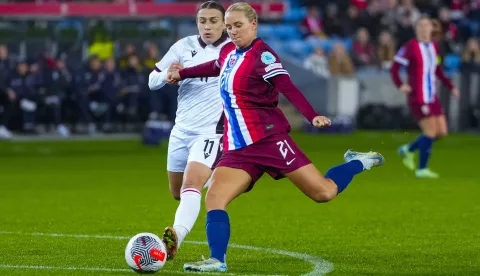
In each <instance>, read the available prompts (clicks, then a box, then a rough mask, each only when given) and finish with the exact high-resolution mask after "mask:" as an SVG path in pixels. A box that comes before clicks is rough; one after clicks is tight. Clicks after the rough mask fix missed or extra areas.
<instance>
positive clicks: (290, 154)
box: [168, 2, 384, 272]
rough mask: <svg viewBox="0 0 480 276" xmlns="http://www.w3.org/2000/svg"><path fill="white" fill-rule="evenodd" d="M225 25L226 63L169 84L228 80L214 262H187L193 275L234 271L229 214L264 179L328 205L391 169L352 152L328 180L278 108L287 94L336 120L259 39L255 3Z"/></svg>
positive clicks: (188, 72) (212, 210)
mask: <svg viewBox="0 0 480 276" xmlns="http://www.w3.org/2000/svg"><path fill="white" fill-rule="evenodd" d="M225 25H226V28H227V32H228V34H229V37H230V38H231V39H232V41H233V43H228V44H227V45H225V46H224V47H223V48H222V50H221V51H220V55H219V57H218V59H216V60H212V61H210V62H206V63H204V64H200V65H197V66H194V67H190V68H185V69H183V70H178V68H175V66H172V67H171V68H170V69H169V74H168V80H169V81H171V80H177V81H179V80H183V79H187V78H198V77H203V78H206V77H209V78H210V77H212V76H220V93H221V95H222V98H223V100H224V114H225V135H224V137H223V148H224V150H225V152H224V153H223V155H222V157H221V158H220V161H219V163H218V165H217V166H216V168H215V171H214V173H213V175H212V179H211V181H212V184H211V186H210V188H209V190H208V192H207V195H206V208H207V211H208V213H207V223H206V229H207V238H208V245H209V247H210V258H209V259H208V260H205V261H200V262H193V263H186V264H185V265H184V269H185V270H186V271H196V272H209V271H226V270H227V265H226V260H225V259H226V253H227V247H228V242H229V239H230V220H229V217H228V214H227V212H226V211H225V209H226V207H227V205H228V204H229V203H230V202H231V201H232V200H233V199H235V198H236V197H238V196H239V195H241V194H242V193H244V192H247V191H249V190H250V189H251V188H252V187H253V185H254V184H255V182H256V181H257V180H258V179H259V178H260V177H261V176H262V175H263V174H264V173H268V174H269V175H271V176H272V177H273V178H274V179H281V178H283V177H287V178H288V179H289V180H290V181H291V182H293V183H294V184H295V185H296V186H297V187H298V188H299V189H300V190H301V191H302V192H303V193H305V195H307V196H308V197H310V198H311V199H312V200H314V201H316V202H328V201H330V200H332V199H333V198H335V197H336V196H337V195H338V194H339V193H340V192H342V191H343V190H344V189H345V188H346V187H347V186H348V184H349V183H350V182H351V181H352V179H353V177H354V176H355V175H356V174H358V173H361V172H362V171H363V170H369V169H370V168H372V167H375V166H379V165H381V164H383V162H384V159H383V157H382V156H381V155H380V154H378V153H374V152H370V153H357V152H351V151H347V153H346V154H345V156H344V158H345V162H346V163H345V164H342V165H339V166H336V167H333V168H331V169H330V170H329V171H328V172H327V173H326V175H325V177H323V176H322V174H321V173H320V172H319V171H318V170H317V168H315V166H314V165H313V164H312V163H311V161H310V160H309V159H308V157H307V156H306V155H305V154H304V153H303V152H302V151H301V149H300V148H299V147H298V146H297V145H296V144H295V142H294V141H293V140H292V138H291V137H290V136H289V135H288V132H290V124H289V123H288V121H287V119H286V118H285V116H284V115H283V113H282V111H281V110H280V109H279V108H278V107H277V105H278V96H279V93H278V92H279V90H280V92H281V93H282V94H284V95H285V97H286V98H287V99H288V100H289V101H290V102H291V103H292V104H293V105H294V106H295V107H296V108H297V109H298V110H299V111H300V112H301V113H302V114H303V115H304V117H305V118H307V119H308V121H309V122H311V124H312V125H314V126H315V127H318V128H321V127H325V126H329V125H330V124H331V122H330V120H329V119H328V118H327V117H324V116H319V115H318V114H317V113H316V112H315V110H314V109H313V107H312V106H311V105H310V104H309V103H308V102H307V100H306V98H305V97H304V96H303V94H302V93H301V92H300V91H299V90H298V89H297V88H296V87H295V85H294V84H293V83H292V81H291V79H290V77H289V75H288V73H287V71H286V70H285V69H284V68H283V65H282V64H281V63H280V60H279V58H278V56H277V54H276V53H275V52H274V51H273V50H272V49H271V48H270V47H269V46H268V45H267V44H266V43H265V42H263V41H262V40H260V39H258V38H257V29H258V28H257V27H258V17H257V14H256V12H255V10H254V9H253V8H252V7H251V6H250V5H249V4H247V3H241V2H240V3H235V4H232V5H231V6H230V7H229V8H228V10H227V13H226V15H225ZM193 93H198V92H197V91H194V92H193ZM217 93H218V92H217ZM198 95H201V93H198Z"/></svg>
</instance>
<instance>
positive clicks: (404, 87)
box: [400, 83, 412, 94]
mask: <svg viewBox="0 0 480 276" xmlns="http://www.w3.org/2000/svg"><path fill="white" fill-rule="evenodd" d="M400 91H402V92H403V93H405V94H408V93H410V92H412V87H410V85H408V84H406V83H404V84H402V86H400Z"/></svg>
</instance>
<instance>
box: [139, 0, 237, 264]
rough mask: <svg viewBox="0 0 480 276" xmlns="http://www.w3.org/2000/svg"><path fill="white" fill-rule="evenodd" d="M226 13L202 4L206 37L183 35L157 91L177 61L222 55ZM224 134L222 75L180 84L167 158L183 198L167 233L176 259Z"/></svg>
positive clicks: (157, 78) (163, 64)
mask: <svg viewBox="0 0 480 276" xmlns="http://www.w3.org/2000/svg"><path fill="white" fill-rule="evenodd" d="M224 15H225V8H224V7H223V6H222V5H221V4H219V3H217V2H214V1H208V2H204V3H202V4H201V5H200V8H199V10H198V12H197V27H198V31H199V33H200V35H199V36H198V35H192V36H188V37H186V38H183V39H181V40H179V41H178V42H177V43H175V44H174V45H173V46H172V47H171V48H170V50H169V51H168V52H167V54H166V55H165V56H164V57H163V59H162V60H161V61H160V62H158V63H157V64H156V65H155V69H154V71H152V73H150V76H149V82H148V85H149V87H150V89H151V90H156V89H159V88H161V87H162V86H164V85H165V84H166V78H167V72H168V71H167V70H168V68H169V66H170V65H171V64H172V63H177V64H182V65H183V66H195V65H198V64H201V63H204V62H205V61H209V60H212V59H215V58H217V57H218V55H219V52H220V49H221V48H222V47H223V45H225V44H226V43H228V42H229V41H230V40H229V39H228V38H227V34H226V33H225V24H224ZM179 66H180V65H179ZM222 135H223V112H222V100H221V98H220V94H219V92H218V78H216V77H209V78H195V79H189V80H185V81H182V82H180V88H179V90H178V109H177V116H176V119H175V126H174V127H173V129H172V132H171V134H170V139H169V143H168V158H167V170H168V179H169V184H170V191H171V193H172V195H173V197H174V198H175V199H177V200H180V205H179V206H178V209H177V212H176V214H175V221H174V223H173V227H167V228H166V229H165V232H164V236H163V238H164V241H165V244H166V245H167V248H168V259H170V260H171V259H172V258H174V257H175V254H176V251H177V249H178V247H179V246H180V244H181V243H182V241H183V239H184V238H185V236H186V235H187V234H188V233H189V232H190V230H191V229H192V227H193V225H194V223H195V221H196V220H197V217H198V213H199V212H200V201H201V197H202V193H201V190H202V188H203V187H204V186H205V183H207V181H208V179H209V178H210V175H211V173H212V170H211V168H212V166H213V165H214V163H215V162H216V161H217V160H218V158H219V156H220V154H221V149H220V140H221V137H222Z"/></svg>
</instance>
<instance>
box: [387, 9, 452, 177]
mask: <svg viewBox="0 0 480 276" xmlns="http://www.w3.org/2000/svg"><path fill="white" fill-rule="evenodd" d="M432 31H433V28H432V22H431V21H430V19H429V18H427V17H422V18H420V19H419V20H418V21H417V23H416V36H417V37H416V38H415V39H412V40H410V41H408V42H407V43H406V44H405V45H403V47H401V48H400V50H399V51H398V53H397V55H396V56H395V58H394V60H395V62H394V64H393V66H392V68H391V69H390V71H391V76H392V79H393V82H394V83H395V85H396V86H397V87H398V88H399V89H400V91H402V92H403V93H405V94H406V95H407V102H408V106H409V107H410V110H411V112H412V115H413V117H414V118H415V119H416V120H417V121H418V125H419V126H420V129H421V130H422V134H421V135H420V136H419V137H418V138H417V139H416V140H415V141H413V142H412V143H410V144H407V145H402V146H401V147H400V148H399V153H400V155H401V156H402V158H403V163H404V164H405V166H406V167H407V168H409V169H410V170H414V169H415V159H414V152H415V151H416V150H418V151H419V157H420V161H419V164H418V169H417V170H416V171H415V175H416V176H417V177H419V178H438V177H439V175H438V174H437V173H435V172H433V171H431V170H430V169H429V168H428V159H429V157H430V153H431V150H432V144H433V142H434V141H435V140H437V139H439V138H440V137H443V136H446V135H447V133H448V126H447V119H446V117H445V115H444V113H443V108H442V106H441V104H440V102H439V100H438V97H437V85H436V79H437V78H438V79H440V80H441V81H442V83H443V84H444V85H446V86H447V87H448V88H449V89H450V90H451V91H452V93H453V94H454V95H455V96H456V97H457V98H458V96H459V91H458V89H457V88H455V87H454V86H453V84H452V82H451V81H450V80H449V79H448V78H447V77H446V76H445V73H444V71H443V69H442V67H441V66H440V64H439V58H438V57H439V50H438V46H437V44H436V43H435V42H433V41H432ZM402 65H403V66H405V67H406V68H407V74H408V82H407V83H404V82H402V80H401V78H400V67H401V66H402Z"/></svg>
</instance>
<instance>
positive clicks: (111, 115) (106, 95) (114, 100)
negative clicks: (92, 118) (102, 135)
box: [102, 58, 123, 132]
mask: <svg viewBox="0 0 480 276" xmlns="http://www.w3.org/2000/svg"><path fill="white" fill-rule="evenodd" d="M122 86H123V80H122V76H121V74H120V72H118V71H117V68H116V64H115V59H114V58H109V59H107V60H106V61H105V80H104V81H103V83H102V90H103V101H104V102H103V103H104V104H105V105H106V109H107V110H106V112H105V116H104V118H103V119H104V120H103V131H105V132H111V131H113V123H114V122H115V121H116V120H117V117H116V115H117V105H118V100H119V93H120V90H121V88H122Z"/></svg>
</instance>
